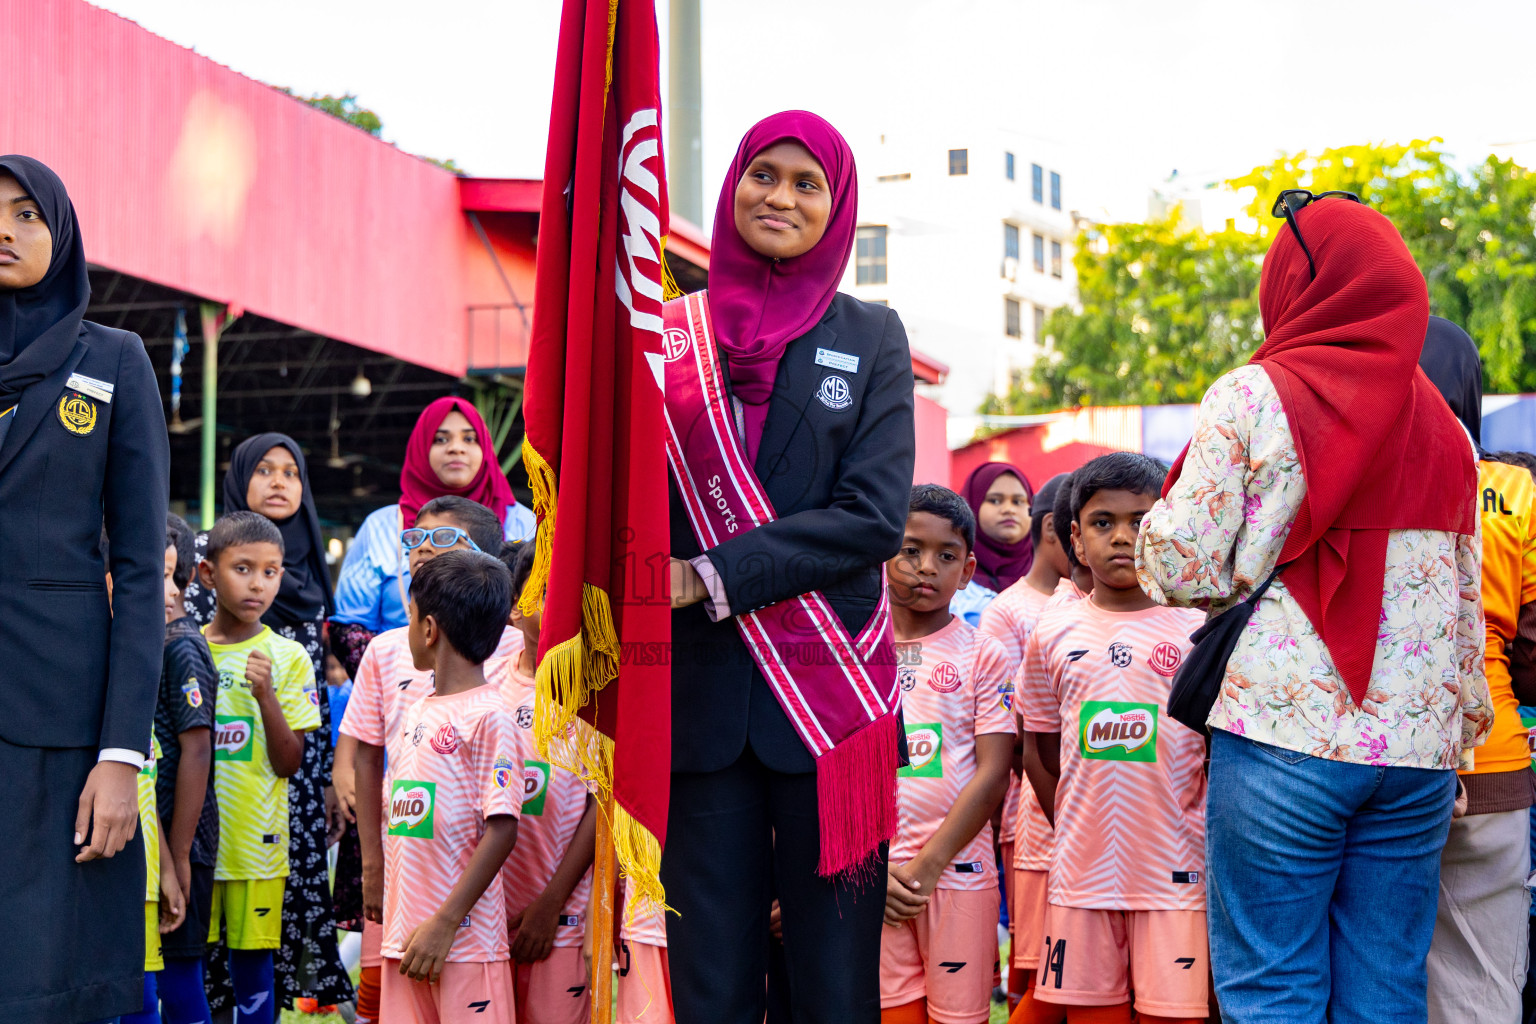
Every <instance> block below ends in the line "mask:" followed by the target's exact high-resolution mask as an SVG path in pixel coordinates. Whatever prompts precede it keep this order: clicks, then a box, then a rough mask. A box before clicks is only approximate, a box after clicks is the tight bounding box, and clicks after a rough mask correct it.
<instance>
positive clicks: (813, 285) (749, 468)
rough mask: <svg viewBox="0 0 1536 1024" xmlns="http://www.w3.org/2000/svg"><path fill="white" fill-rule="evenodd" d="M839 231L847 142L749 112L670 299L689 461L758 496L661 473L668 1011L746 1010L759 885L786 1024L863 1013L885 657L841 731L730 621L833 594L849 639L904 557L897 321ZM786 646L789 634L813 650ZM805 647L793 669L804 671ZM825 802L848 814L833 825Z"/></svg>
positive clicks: (746, 1018)
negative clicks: (665, 550)
mask: <svg viewBox="0 0 1536 1024" xmlns="http://www.w3.org/2000/svg"><path fill="white" fill-rule="evenodd" d="M857 223H858V187H857V175H856V172H855V168H854V162H853V153H852V151H851V150H850V149H849V147H848V144H847V142H846V141H844V139H843V137H842V136H841V135H840V134H839V133H838V132H837V130H836V129H835V128H833V127H832V126H831V125H830V124H828V123H827V122H826V121H824V120H822V119H821V118H820V117H817V116H816V115H815V114H810V113H807V112H805V111H788V112H785V113H781V114H775V115H773V116H771V117H768V118H766V119H764V120H763V121H761V122H759V123H758V124H756V125H754V126H753V127H752V129H751V130H750V131H748V132H747V134H746V137H745V138H743V139H742V141H741V145H740V147H739V148H738V150H737V152H736V158H735V160H734V161H733V162H732V164H731V167H730V170H729V172H728V173H727V175H726V179H725V182H724V185H723V187H722V188H721V191H720V201H719V204H718V206H717V207H716V211H715V222H714V237H713V244H712V248H711V251H710V275H709V291H708V293H707V299H701V298H700V297H697V296H689V297H688V299H687V300H686V302H685V301H683V300H676V303H675V304H669V308H668V313H667V317H668V319H667V327H668V331H667V335H668V339H669V344H668V354H669V357H670V358H671V362H669V363H668V365H667V370H666V391H667V409H668V415H669V417H670V418H671V426H672V428H673V429H674V431H675V432H676V434H677V435H679V436H680V438H681V446H682V448H683V450H684V453H685V454H686V455H694V454H697V455H699V456H700V457H701V458H710V457H722V456H723V455H726V454H728V459H729V462H728V464H729V465H731V466H732V467H733V470H732V473H734V474H735V475H736V477H737V478H740V476H741V474H742V473H747V472H749V473H750V474H751V475H752V476H753V477H755V483H756V484H757V485H759V488H760V491H759V492H757V493H758V494H759V497H760V498H761V499H762V500H760V501H758V504H757V505H752V504H751V502H750V501H748V502H745V503H744V504H742V505H731V502H734V501H736V500H737V495H738V494H745V493H746V492H745V491H738V490H737V489H736V487H737V485H736V484H734V483H732V482H731V481H728V480H720V479H716V480H713V481H711V480H710V479H709V477H707V476H706V477H705V479H703V480H700V481H698V483H699V485H700V487H699V490H698V491H694V490H692V489H690V490H689V492H688V493H689V495H690V497H689V498H686V499H685V497H684V496H683V493H682V490H681V489H680V483H679V473H678V463H677V462H674V464H673V468H674V473H673V488H672V503H671V523H672V526H671V534H672V542H671V543H672V555H673V560H672V573H673V587H672V593H673V595H674V596H673V608H674V609H675V610H674V612H673V616H672V644H673V648H672V649H673V658H672V708H673V716H672V772H673V774H672V792H671V805H670V815H669V819H668V823H667V844H666V849H665V852H664V854H663V858H662V865H661V871H662V880H663V882H664V883H665V884H666V889H667V901H668V903H669V904H670V905H671V906H672V907H674V908H676V909H677V911H678V914H676V915H674V914H668V915H667V938H668V947H669V959H670V964H671V972H672V973H671V977H672V999H673V1003H674V1006H675V1008H676V1016H677V1019H678V1020H680V1021H710V1022H711V1024H715V1022H721V1024H749V1022H750V1024H760V1022H761V1021H762V1019H763V1014H764V1009H765V992H764V985H763V978H764V976H765V974H766V973H767V970H768V948H767V945H766V941H764V940H765V937H766V936H767V934H768V916H769V909H770V906H771V904H772V901H773V899H774V898H775V897H777V898H778V900H779V903H780V906H781V908H782V922H783V946H784V953H785V957H786V958H787V961H788V973H789V976H790V977H791V978H793V985H792V987H791V990H790V992H789V993H788V1001H789V1002H790V1004H791V1008H792V1014H793V1017H794V1019H795V1020H803V1021H838V1022H855V1024H875V1022H876V1021H878V1020H879V1017H880V990H879V985H880V933H881V920H882V918H883V914H884V903H885V878H886V862H885V846H884V844H883V842H882V841H881V840H882V839H884V838H889V837H890V835H891V834H892V832H893V831H894V825H895V821H894V807H895V796H894V789H893V788H892V787H893V786H894V778H895V770H896V762H895V756H896V748H897V744H898V737H897V732H896V726H895V716H894V708H892V707H890V706H889V704H886V703H885V700H886V697H885V695H886V694H889V696H890V698H891V703H894V696H895V695H894V692H893V691H894V689H895V687H894V683H895V677H894V665H892V664H889V663H887V664H885V665H884V666H883V669H884V671H883V674H882V672H881V671H880V669H881V666H878V665H871V666H869V667H868V669H869V675H870V676H871V677H880V678H881V679H883V680H884V686H883V690H882V691H881V695H880V696H878V697H876V698H873V699H872V700H871V701H870V704H871V705H873V706H874V708H875V710H876V711H877V712H883V713H877V714H876V715H874V716H873V721H870V722H868V723H866V724H865V725H864V727H863V728H861V729H856V730H853V731H852V732H850V731H848V730H847V729H846V728H840V726H846V725H847V724H848V723H849V722H852V721H863V719H862V718H861V717H860V716H861V715H863V714H864V712H865V710H866V709H863V708H860V707H857V706H853V705H856V703H857V702H854V701H853V699H852V698H849V699H848V700H846V701H838V700H836V699H828V698H827V697H826V695H825V694H822V696H821V699H822V703H820V704H818V694H817V693H816V692H815V691H813V690H812V689H810V688H809V687H807V688H806V689H805V690H804V696H805V698H806V701H805V703H806V704H807V705H809V706H810V707H811V714H812V719H811V720H810V725H809V726H808V727H807V725H806V722H807V719H806V718H805V717H804V712H805V708H803V707H796V705H795V703H794V698H791V699H790V705H791V707H796V717H795V720H794V722H792V721H791V717H790V714H791V712H789V711H786V708H785V699H786V698H785V689H784V684H783V682H782V676H783V673H782V672H780V671H779V670H778V669H773V668H772V665H771V664H770V668H771V669H772V670H773V672H774V675H775V681H773V682H770V681H769V680H768V679H766V678H765V676H764V673H763V670H762V666H761V665H760V664H759V663H758V661H756V660H755V659H754V656H753V654H752V653H751V652H750V651H749V649H748V647H747V645H746V643H745V642H744V641H743V639H742V630H744V629H746V628H748V627H747V626H745V625H739V623H738V621H737V620H738V619H740V620H742V622H746V621H750V620H753V619H755V618H756V617H758V616H771V615H772V614H774V609H775V608H781V607H783V606H785V605H789V604H794V605H795V606H800V605H802V604H803V605H805V606H806V607H807V608H811V606H812V605H814V606H815V607H816V608H830V611H831V616H832V617H833V618H835V620H836V621H835V622H831V621H830V620H829V619H826V620H820V621H821V622H822V625H823V626H825V627H827V628H830V629H832V630H833V631H834V632H835V631H837V630H839V629H841V630H843V631H845V632H846V634H847V635H848V636H854V635H858V634H861V633H864V632H866V631H868V630H869V629H870V627H871V626H872V625H874V626H879V625H881V623H882V622H883V621H884V620H883V619H882V614H884V613H883V609H884V605H883V603H882V601H881V598H882V595H883V567H884V562H885V561H886V560H887V559H888V558H890V557H892V556H893V555H895V554H896V552H897V549H898V548H899V547H900V544H901V538H902V531H903V527H904V525H905V523H906V518H907V508H908V504H909V501H910V498H909V494H910V490H911V486H912V472H913V461H914V457H915V442H914V439H913V420H912V368H911V356H910V353H909V351H908V348H907V338H906V332H905V331H904V330H903V328H902V326H901V321H900V320H899V319H898V318H897V316H896V314H895V313H894V312H892V311H891V310H889V309H887V308H886V307H884V306H877V305H873V304H870V303H866V302H861V301H859V300H857V299H854V298H852V297H850V296H848V295H843V294H840V293H839V292H838V291H837V286H838V282H839V281H840V280H841V279H842V276H843V273H844V270H845V269H846V267H847V265H848V258H849V256H850V255H851V253H852V251H853V240H854V231H855V228H856V226H857ZM706 302H707V305H706ZM684 309H687V310H688V311H690V312H688V313H683V312H682V310H684ZM700 311H702V312H700ZM682 316H687V317H695V319H688V320H683V319H680V317H682ZM694 327H696V328H697V330H696V331H693V332H691V333H690V330H689V328H694ZM685 356H686V357H688V358H687V359H686V361H685V358H684V357H685ZM706 357H708V359H706ZM717 359H718V363H719V364H723V365H722V366H721V367H720V369H721V372H720V376H721V377H723V378H724V380H723V382H722V383H723V386H724V390H725V392H726V394H725V396H724V398H723V400H722V399H719V398H716V397H714V396H715V395H718V394H719V393H718V392H711V398H710V404H709V406H708V408H709V410H710V413H709V416H705V415H704V414H703V413H702V412H701V413H700V415H698V416H696V417H690V418H688V419H683V417H682V416H681V415H680V413H681V406H680V405H678V404H677V403H678V395H679V394H680V393H681V391H682V389H683V388H684V387H685V383H686V382H685V381H684V377H683V376H679V374H680V373H681V374H683V375H684V376H686V373H687V372H694V379H693V384H694V386H695V388H696V387H697V383H698V380H699V379H700V377H699V373H698V372H696V371H688V370H687V369H686V368H687V367H689V366H693V365H696V364H697V365H701V366H702V365H705V364H706V362H707V364H708V365H709V366H711V367H713V366H716V365H717V363H716V362H715V360H717ZM674 385H677V387H675V386H674ZM693 393H697V391H696V390H695V392H693ZM679 420H683V421H682V422H679ZM706 422H707V423H708V425H709V427H710V429H708V430H700V429H698V428H699V427H700V426H702V425H704V424H705V423H706ZM696 446H697V447H696ZM685 468H686V467H685ZM693 479H694V476H692V475H688V476H687V477H686V478H685V480H684V482H683V484H682V485H681V486H690V485H689V484H688V483H687V481H688V480H693ZM722 484H723V487H722ZM741 486H743V487H746V488H748V489H750V487H751V485H750V484H744V485H741ZM715 491H720V492H721V493H719V494H716V493H713V492H715ZM701 497H706V498H707V500H708V501H709V503H710V504H709V506H708V507H707V508H706V507H704V506H703V505H702V504H700V503H699V501H698V499H700V498H701ZM719 502H725V503H726V504H727V505H729V506H730V511H729V517H726V516H721V518H720V519H719V522H718V523H717V524H716V525H718V527H719V533H718V538H717V540H718V542H715V541H714V540H709V542H707V543H706V542H704V541H701V535H700V533H698V532H696V529H695V527H696V525H698V521H700V520H701V519H702V518H703V517H704V516H707V515H712V514H714V513H715V512H716V511H718V508H719V506H717V503H719ZM764 503H771V509H770V510H769V517H770V521H765V522H762V523H761V524H760V525H751V526H749V527H747V517H748V508H749V507H757V508H760V507H761V505H762V504H764ZM744 527H746V528H744ZM704 537H705V539H706V540H708V537H709V534H708V533H707V532H706V533H704ZM818 595H819V596H818ZM802 598H803V599H804V600H802ZM807 602H809V603H807ZM814 614H821V613H820V612H816V613H814ZM886 635H887V637H888V634H886ZM804 639H805V642H804V644H800V645H791V646H792V647H797V648H798V647H801V646H803V647H804V648H805V649H806V650H807V651H811V649H812V648H815V652H814V653H817V654H820V653H822V648H821V647H820V646H818V642H817V639H816V638H815V637H813V636H811V635H810V634H805V636H804ZM887 643H888V640H887ZM774 649H776V650H779V651H780V653H781V654H785V653H786V652H785V650H784V648H783V646H782V645H780V646H776V647H775V648H774ZM797 653H798V652H797V650H789V651H788V652H787V654H788V655H789V656H793V655H795V654H797ZM807 661H809V662H814V661H815V659H814V658H810V659H807ZM807 661H798V660H797V661H796V663H795V664H794V665H793V666H790V668H789V670H788V671H789V674H791V675H795V674H797V673H801V672H802V671H804V673H805V674H804V675H800V676H798V678H799V680H800V682H802V683H814V682H818V681H819V677H818V676H817V670H816V668H815V667H814V666H811V667H807ZM863 668H864V666H862V665H861V666H855V667H854V671H855V674H857V673H858V672H861V671H863ZM818 726H819V727H824V735H825V736H826V738H828V739H830V741H831V744H832V749H830V750H820V751H818V752H816V753H814V754H813V752H812V749H811V747H810V746H809V745H808V743H809V741H808V740H807V738H806V736H807V733H806V731H805V730H806V728H809V729H811V730H812V731H816V730H817V728H818ZM833 780H835V782H836V784H833V785H829V783H832V782H833ZM880 792H884V793H885V794H886V796H885V799H884V802H883V803H882V801H881V800H880V799H879V798H878V794H879V793H880ZM834 805H836V806H838V807H842V806H845V805H846V806H847V807H848V808H849V814H848V815H847V816H846V818H844V817H842V816H839V815H833V816H832V817H833V818H834V820H831V821H829V820H828V815H827V814H826V813H825V812H826V811H827V810H828V809H829V808H830V807H833V806H834ZM882 833H883V835H882ZM850 869H852V870H850Z"/></svg>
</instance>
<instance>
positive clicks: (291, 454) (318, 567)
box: [186, 433, 352, 1009]
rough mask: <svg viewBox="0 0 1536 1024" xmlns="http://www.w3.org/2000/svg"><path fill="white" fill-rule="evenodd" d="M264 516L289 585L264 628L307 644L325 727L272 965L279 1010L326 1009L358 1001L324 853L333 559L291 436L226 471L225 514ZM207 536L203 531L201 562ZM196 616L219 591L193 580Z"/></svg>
mask: <svg viewBox="0 0 1536 1024" xmlns="http://www.w3.org/2000/svg"><path fill="white" fill-rule="evenodd" d="M223 511H224V512H225V513H229V512H237V511H241V512H256V513H259V514H260V515H264V516H266V517H267V518H268V519H271V520H272V522H273V523H274V524H276V526H277V528H278V531H279V532H280V533H282V535H283V580H282V584H281V585H280V587H279V589H278V592H277V598H276V600H274V601H273V602H272V607H271V608H269V609H268V610H267V614H266V615H264V616H262V621H263V622H265V623H266V624H267V625H268V626H270V627H272V629H273V631H274V632H277V633H280V634H282V635H283V636H285V637H287V638H288V639H290V640H293V641H295V642H296V643H300V644H303V645H304V649H305V650H306V651H308V652H309V657H310V660H311V661H313V662H314V665H315V682H316V685H315V692H316V693H317V694H318V695H319V698H320V723H321V726H320V728H319V729H317V730H315V731H314V732H313V733H311V734H310V737H309V740H308V741H307V742H305V744H304V761H303V763H302V764H301V765H300V767H299V770H298V772H297V773H296V774H294V775H293V776H292V777H291V778H290V779H289V780H288V811H289V821H290V823H291V825H290V829H289V838H288V862H289V875H288V886H287V889H286V890H285V892H284V896H283V944H282V946H281V947H280V948H279V949H278V950H277V955H276V956H275V957H274V960H273V968H274V973H275V976H276V986H277V1001H278V1005H280V1006H286V1005H288V1004H289V1002H290V1001H291V1000H293V999H297V998H301V997H308V998H311V999H314V1000H316V1001H317V1002H318V1003H319V1004H320V1005H322V1006H326V1005H330V1004H332V1003H339V1002H343V1001H345V1000H348V999H351V998H352V984H351V982H350V981H349V980H348V978H347V975H346V972H345V970H344V969H343V968H342V966H341V957H340V955H339V954H338V952H337V949H336V926H335V918H334V914H333V913H332V900H331V889H330V877H329V872H328V870H327V867H328V865H327V861H326V849H327V846H328V839H329V831H330V826H331V825H332V823H338V822H339V821H340V812H339V810H337V809H336V799H335V795H334V793H333V792H332V791H331V706H330V700H329V698H328V696H327V693H326V687H325V643H324V628H325V620H326V619H327V618H328V617H329V616H330V614H331V612H332V610H333V605H332V603H331V573H330V568H329V567H328V566H327V565H326V561H325V541H324V538H323V537H322V536H321V534H320V516H319V514H318V513H317V512H316V511H315V499H314V496H313V495H312V494H311V492H310V486H309V472H308V469H307V468H306V465H305V462H304V452H303V451H302V450H301V449H300V448H299V444H298V442H297V441H295V440H294V439H293V438H291V437H289V436H288V435H287V434H277V433H268V434H257V435H256V436H255V437H250V438H247V439H246V440H245V441H243V442H241V443H240V445H239V447H237V448H236V449H235V450H234V452H233V453H232V454H231V455H230V457H229V471H228V472H227V473H225V474H224V509H223ZM207 542H208V536H207V534H206V533H204V534H199V536H198V538H197V554H198V557H199V558H202V557H203V555H204V552H205V551H206V548H207ZM186 605H187V611H188V614H190V615H192V616H193V617H194V618H196V619H197V620H198V621H199V622H204V623H206V622H208V621H209V620H211V619H212V618H213V611H214V598H213V594H212V593H210V592H209V591H208V590H206V589H205V588H203V587H201V586H200V585H198V584H197V583H196V582H195V580H194V582H193V583H191V584H189V585H188V587H187V594H186ZM222 962H223V961H222V958H221V957H213V958H211V959H210V967H211V968H213V969H212V970H210V972H209V986H208V988H209V1000H208V1001H209V1005H210V1006H211V1007H212V1008H214V1009H218V1008H219V1007H221V1006H224V1005H227V1003H226V1000H227V999H228V998H229V997H230V996H232V994H233V991H232V989H230V988H229V986H228V984H227V981H226V979H225V977H224V976H223V973H222V971H221V970H219V965H220V964H222Z"/></svg>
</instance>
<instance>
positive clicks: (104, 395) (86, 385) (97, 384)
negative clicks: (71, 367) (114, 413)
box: [64, 373, 114, 405]
mask: <svg viewBox="0 0 1536 1024" xmlns="http://www.w3.org/2000/svg"><path fill="white" fill-rule="evenodd" d="M64 386H65V387H66V388H68V389H70V390H72V391H78V392H80V393H81V394H82V395H90V396H91V397H92V398H94V399H96V401H98V402H106V403H107V404H108V405H111V404H112V391H113V388H114V385H113V384H112V383H111V382H110V381H105V380H97V379H96V378H95V377H87V376H86V375H85V374H83V373H72V374H70V375H69V380H67V381H65V382H64Z"/></svg>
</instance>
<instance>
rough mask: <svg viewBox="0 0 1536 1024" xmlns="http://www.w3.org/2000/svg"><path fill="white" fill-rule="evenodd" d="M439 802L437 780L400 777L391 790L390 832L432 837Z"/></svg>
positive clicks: (396, 834) (420, 837)
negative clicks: (434, 816) (428, 780)
mask: <svg viewBox="0 0 1536 1024" xmlns="http://www.w3.org/2000/svg"><path fill="white" fill-rule="evenodd" d="M436 804H437V783H435V782H416V781H415V780H413V779H396V780H395V782H394V785H392V786H390V789H389V834H390V835H392V836H408V837H410V838H412V839H431V838H432V812H433V810H434V809H435V806H436Z"/></svg>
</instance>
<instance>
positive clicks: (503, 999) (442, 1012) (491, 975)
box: [379, 959, 517, 1024]
mask: <svg viewBox="0 0 1536 1024" xmlns="http://www.w3.org/2000/svg"><path fill="white" fill-rule="evenodd" d="M379 975H380V977H379V1020H381V1021H389V1024H517V1013H516V1011H515V1008H514V1006H513V997H512V972H511V971H510V970H509V969H508V967H507V961H505V960H498V961H496V962H495V963H450V964H446V965H444V967H443V974H442V977H440V978H438V979H437V982H436V983H435V984H434V983H432V982H427V981H415V980H413V979H411V978H407V977H406V976H405V975H403V974H401V973H400V961H399V960H393V959H386V960H385V961H384V968H383V970H382V971H380V972H379Z"/></svg>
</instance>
